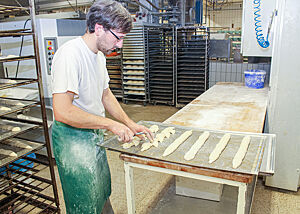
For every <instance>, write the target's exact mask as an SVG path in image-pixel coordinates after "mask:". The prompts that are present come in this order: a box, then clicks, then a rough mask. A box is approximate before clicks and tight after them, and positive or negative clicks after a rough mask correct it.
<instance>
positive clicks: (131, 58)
mask: <svg viewBox="0 0 300 214" xmlns="http://www.w3.org/2000/svg"><path fill="white" fill-rule="evenodd" d="M146 79H147V78H146V66H145V39H144V26H142V25H135V26H134V27H133V29H132V30H131V31H130V33H128V34H127V35H126V37H125V39H124V42H123V51H122V82H123V92H124V97H123V102H124V103H127V102H128V101H130V100H132V101H142V102H144V104H146V102H147V90H146V88H147V84H146Z"/></svg>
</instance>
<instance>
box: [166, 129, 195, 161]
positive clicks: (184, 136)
mask: <svg viewBox="0 0 300 214" xmlns="http://www.w3.org/2000/svg"><path fill="white" fill-rule="evenodd" d="M192 133H193V131H192V130H190V131H186V132H184V133H183V134H182V135H180V137H178V138H177V139H176V140H175V141H174V142H173V143H172V144H170V145H169V146H168V147H167V148H166V150H165V152H164V154H163V156H164V157H165V156H167V155H169V154H171V153H173V152H174V151H175V150H176V149H177V148H178V147H179V146H180V145H181V144H182V143H183V142H184V141H186V139H188V138H189V137H190V136H191V135H192Z"/></svg>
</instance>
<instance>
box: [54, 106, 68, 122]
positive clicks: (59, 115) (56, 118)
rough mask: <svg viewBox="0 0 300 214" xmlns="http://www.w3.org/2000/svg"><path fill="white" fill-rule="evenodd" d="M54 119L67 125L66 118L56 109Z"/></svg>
mask: <svg viewBox="0 0 300 214" xmlns="http://www.w3.org/2000/svg"><path fill="white" fill-rule="evenodd" d="M54 118H55V120H56V121H57V122H61V123H66V117H65V114H64V113H63V112H62V111H58V110H55V109H54Z"/></svg>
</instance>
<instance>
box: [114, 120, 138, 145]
mask: <svg viewBox="0 0 300 214" xmlns="http://www.w3.org/2000/svg"><path fill="white" fill-rule="evenodd" d="M109 131H111V132H112V133H114V134H115V135H118V136H119V140H120V141H123V142H131V141H132V139H133V135H134V133H133V132H132V131H131V130H130V129H129V128H128V127H127V126H125V125H124V124H122V123H118V122H115V123H113V124H112V125H111V127H110V128H109Z"/></svg>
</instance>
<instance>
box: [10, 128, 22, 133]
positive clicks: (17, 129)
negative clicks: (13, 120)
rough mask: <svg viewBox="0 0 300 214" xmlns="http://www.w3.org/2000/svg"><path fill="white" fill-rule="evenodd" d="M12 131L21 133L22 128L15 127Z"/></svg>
mask: <svg viewBox="0 0 300 214" xmlns="http://www.w3.org/2000/svg"><path fill="white" fill-rule="evenodd" d="M12 131H13V132H19V131H21V128H20V127H14V128H12Z"/></svg>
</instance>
